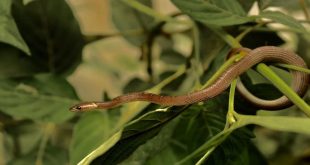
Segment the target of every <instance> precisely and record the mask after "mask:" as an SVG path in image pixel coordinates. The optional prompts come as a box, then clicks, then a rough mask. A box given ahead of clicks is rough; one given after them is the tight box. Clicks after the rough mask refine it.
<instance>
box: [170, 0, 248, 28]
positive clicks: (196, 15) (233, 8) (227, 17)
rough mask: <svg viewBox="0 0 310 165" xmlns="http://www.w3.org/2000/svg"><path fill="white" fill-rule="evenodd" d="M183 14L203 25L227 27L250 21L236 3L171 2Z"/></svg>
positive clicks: (225, 1)
mask: <svg viewBox="0 0 310 165" xmlns="http://www.w3.org/2000/svg"><path fill="white" fill-rule="evenodd" d="M172 2H173V3H174V4H175V5H176V6H177V7H178V8H179V9H180V10H181V11H182V12H183V13H185V14H187V15H189V16H190V17H192V18H193V19H194V20H197V21H200V22H202V23H205V24H212V25H219V26H228V25H237V24H243V23H246V22H249V21H251V19H250V18H248V17H247V16H246V13H245V11H244V10H243V8H242V7H241V5H240V4H239V2H238V1H232V0H229V1H227V0H212V1H201V0H192V1H188V0H172Z"/></svg>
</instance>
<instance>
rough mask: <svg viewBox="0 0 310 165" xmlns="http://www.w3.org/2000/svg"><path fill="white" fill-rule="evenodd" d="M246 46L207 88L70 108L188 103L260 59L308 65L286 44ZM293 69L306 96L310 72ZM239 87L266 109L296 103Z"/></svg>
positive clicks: (219, 89)
mask: <svg viewBox="0 0 310 165" xmlns="http://www.w3.org/2000/svg"><path fill="white" fill-rule="evenodd" d="M243 49H244V50H248V54H247V55H246V56H245V57H243V58H242V59H241V60H240V61H238V62H236V63H235V64H233V65H231V66H230V67H229V68H228V69H227V70H226V71H225V72H223V74H222V75H221V76H220V77H219V78H218V79H217V80H216V81H215V82H214V83H213V84H212V85H211V86H209V87H207V88H205V89H203V90H200V91H197V92H193V93H189V94H186V95H181V96H161V95H157V94H152V93H146V92H136V93H129V94H125V95H121V96H118V97H116V98H114V99H112V100H111V101H106V102H84V103H80V104H77V105H74V106H73V107H71V108H70V110H71V111H90V110H93V109H108V108H113V107H116V106H119V105H121V104H124V103H127V102H132V101H147V102H151V103H155V104H160V105H164V106H174V105H175V106H179V105H188V104H193V103H197V102H200V101H205V100H208V99H210V98H213V97H215V96H217V95H219V94H220V93H222V92H223V91H224V90H226V89H227V88H228V87H229V85H230V83H231V82H232V81H233V80H234V79H235V78H237V77H238V76H239V75H241V74H242V73H244V72H246V71H247V70H248V69H249V68H251V67H252V66H254V65H256V64H258V63H260V62H276V63H285V64H290V65H295V66H299V67H303V68H307V65H306V64H305V62H304V61H303V59H302V58H300V57H299V56H298V55H296V54H295V53H293V52H291V51H288V50H285V49H283V48H278V47H274V46H263V47H259V48H256V49H254V50H249V49H246V48H243ZM291 73H292V76H293V81H292V84H291V87H292V88H293V90H294V91H295V92H296V93H297V94H298V95H300V96H303V95H304V94H305V92H306V91H307V88H308V84H309V75H308V74H306V73H303V72H299V71H291ZM237 88H239V91H240V92H241V93H243V95H244V96H245V98H246V99H248V100H249V101H250V102H252V103H253V104H255V105H256V106H257V107H260V108H262V109H266V110H268V109H269V110H276V109H282V108H285V107H288V106H290V105H291V104H292V103H291V101H290V100H289V99H288V98H287V97H286V96H282V97H280V98H278V99H275V100H263V99H260V98H257V97H255V96H253V95H252V94H250V93H249V92H248V91H247V90H246V89H245V88H244V87H243V85H242V84H239V85H237Z"/></svg>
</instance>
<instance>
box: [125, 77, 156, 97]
mask: <svg viewBox="0 0 310 165" xmlns="http://www.w3.org/2000/svg"><path fill="white" fill-rule="evenodd" d="M151 85H152V84H148V83H147V82H145V81H143V80H141V79H139V78H136V77H135V78H133V79H131V80H130V81H129V82H128V83H127V84H126V86H125V87H124V89H123V93H130V92H137V91H145V90H146V89H148V88H150V87H151Z"/></svg>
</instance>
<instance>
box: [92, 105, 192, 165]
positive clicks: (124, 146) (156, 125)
mask: <svg viewBox="0 0 310 165" xmlns="http://www.w3.org/2000/svg"><path fill="white" fill-rule="evenodd" d="M185 109H186V107H172V108H171V109H159V110H156V111H153V112H149V113H147V114H145V115H143V116H142V117H140V118H139V119H137V120H135V121H133V122H132V123H130V124H128V125H127V126H126V127H125V128H124V130H123V133H122V137H121V139H120V141H118V142H117V143H116V144H115V145H114V146H113V147H112V148H111V149H110V150H108V151H107V152H106V153H104V154H103V155H101V156H100V157H98V158H97V159H95V160H94V161H93V162H92V164H116V163H120V162H121V161H123V160H125V159H126V158H127V157H128V156H129V155H131V154H132V153H133V152H134V151H135V150H136V149H137V148H138V147H139V146H140V145H142V144H144V143H145V142H146V141H148V140H149V139H151V138H153V137H154V136H156V135H157V134H158V132H159V131H160V130H161V128H162V127H163V126H164V125H165V124H167V123H168V122H169V121H170V120H172V119H173V118H175V117H176V116H177V115H178V114H180V113H181V112H182V111H184V110H185Z"/></svg>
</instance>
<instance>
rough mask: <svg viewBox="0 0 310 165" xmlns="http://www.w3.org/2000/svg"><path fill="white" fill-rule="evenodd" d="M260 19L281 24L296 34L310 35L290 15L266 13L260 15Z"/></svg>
mask: <svg viewBox="0 0 310 165" xmlns="http://www.w3.org/2000/svg"><path fill="white" fill-rule="evenodd" d="M259 17H261V18H269V19H271V20H273V21H275V22H278V23H281V24H283V25H285V26H288V27H289V28H291V29H292V30H294V31H295V32H299V33H309V32H307V30H306V29H305V27H303V25H302V24H300V23H299V22H298V21H297V20H296V19H295V18H293V17H291V16H289V15H286V14H283V13H281V12H278V11H265V12H262V13H260V15H259Z"/></svg>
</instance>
